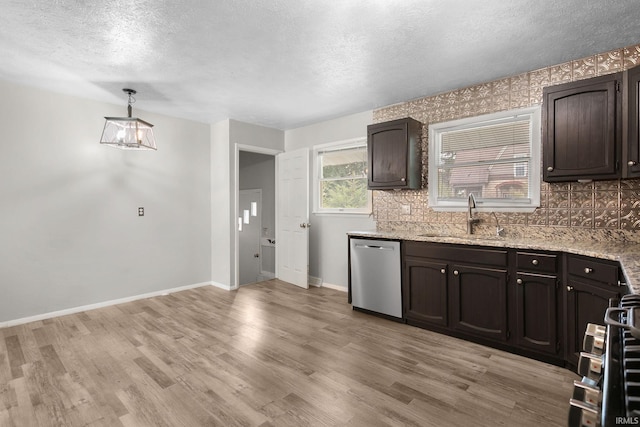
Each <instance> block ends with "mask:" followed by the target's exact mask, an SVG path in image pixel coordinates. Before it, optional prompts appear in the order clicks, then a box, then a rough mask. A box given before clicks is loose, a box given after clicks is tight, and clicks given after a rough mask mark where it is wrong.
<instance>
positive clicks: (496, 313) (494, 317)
mask: <svg viewBox="0 0 640 427" xmlns="http://www.w3.org/2000/svg"><path fill="white" fill-rule="evenodd" d="M451 270H452V272H451V274H452V276H451V317H452V319H451V326H452V327H453V328H454V329H456V330H459V331H462V332H470V333H473V334H474V335H476V336H481V337H486V338H491V339H494V340H499V341H506V340H507V339H508V324H507V270H503V269H496V268H487V267H475V266H468V265H460V264H453V265H452V266H451Z"/></svg>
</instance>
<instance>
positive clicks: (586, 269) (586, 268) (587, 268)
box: [584, 267, 593, 274]
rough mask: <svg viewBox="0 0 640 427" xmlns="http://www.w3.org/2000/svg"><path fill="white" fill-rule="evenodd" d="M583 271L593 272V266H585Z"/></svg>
mask: <svg viewBox="0 0 640 427" xmlns="http://www.w3.org/2000/svg"><path fill="white" fill-rule="evenodd" d="M584 272H585V273H587V274H589V273H592V272H593V268H589V267H585V268H584Z"/></svg>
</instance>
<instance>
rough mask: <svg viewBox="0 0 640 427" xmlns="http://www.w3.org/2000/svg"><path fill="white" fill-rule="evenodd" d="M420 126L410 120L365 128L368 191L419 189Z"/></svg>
mask: <svg viewBox="0 0 640 427" xmlns="http://www.w3.org/2000/svg"><path fill="white" fill-rule="evenodd" d="M421 137H422V123H420V122H419V121H417V120H414V119H412V118H409V117H407V118H404V119H399V120H393V121H390V122H384V123H377V124H373V125H369V126H367V153H368V162H369V163H368V164H369V172H368V186H369V189H370V190H390V189H414V190H415V189H419V188H420V187H421V186H422V144H421Z"/></svg>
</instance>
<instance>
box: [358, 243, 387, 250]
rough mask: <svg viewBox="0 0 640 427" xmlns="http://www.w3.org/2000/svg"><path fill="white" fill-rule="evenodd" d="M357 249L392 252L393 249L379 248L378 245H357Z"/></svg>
mask: <svg viewBox="0 0 640 427" xmlns="http://www.w3.org/2000/svg"><path fill="white" fill-rule="evenodd" d="M355 247H356V248H357V249H360V248H362V249H380V250H382V251H392V250H393V247H391V246H378V245H360V244H356V245H355Z"/></svg>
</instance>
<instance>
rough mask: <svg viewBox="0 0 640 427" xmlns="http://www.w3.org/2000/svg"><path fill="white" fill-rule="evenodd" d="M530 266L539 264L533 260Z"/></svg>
mask: <svg viewBox="0 0 640 427" xmlns="http://www.w3.org/2000/svg"><path fill="white" fill-rule="evenodd" d="M531 264H533V265H538V264H539V262H538V260H537V259H534V260H533V261H531Z"/></svg>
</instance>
